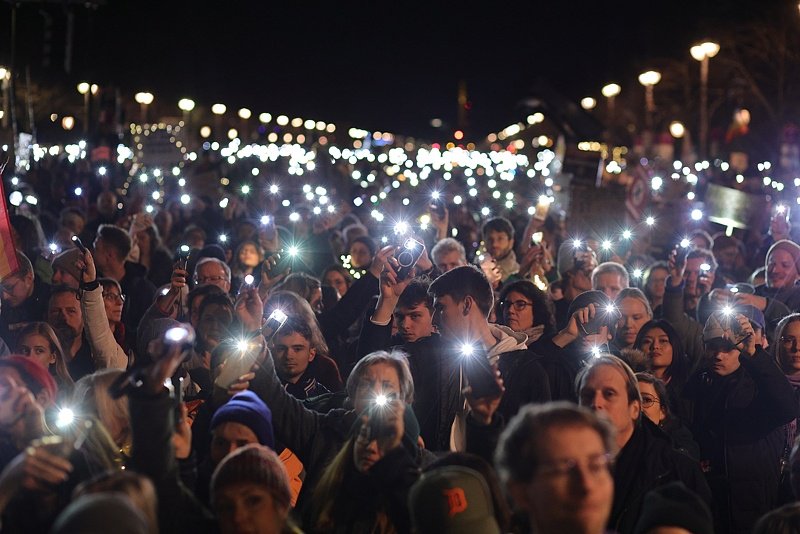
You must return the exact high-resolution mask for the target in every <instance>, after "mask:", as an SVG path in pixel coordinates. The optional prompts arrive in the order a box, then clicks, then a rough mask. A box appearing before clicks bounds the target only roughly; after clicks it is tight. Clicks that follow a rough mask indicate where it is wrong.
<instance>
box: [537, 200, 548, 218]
mask: <svg viewBox="0 0 800 534" xmlns="http://www.w3.org/2000/svg"><path fill="white" fill-rule="evenodd" d="M549 212H550V202H542V201H541V200H539V201H538V202H537V203H536V208H534V212H533V218H534V219H537V220H539V221H544V220H546V219H547V214H548V213H549Z"/></svg>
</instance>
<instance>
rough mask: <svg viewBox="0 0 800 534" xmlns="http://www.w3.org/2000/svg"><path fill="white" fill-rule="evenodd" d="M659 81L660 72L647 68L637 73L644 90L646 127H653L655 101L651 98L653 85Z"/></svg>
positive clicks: (649, 128)
mask: <svg viewBox="0 0 800 534" xmlns="http://www.w3.org/2000/svg"><path fill="white" fill-rule="evenodd" d="M660 81H661V73H660V72H658V71H655V70H648V71H646V72H643V73H641V74H640V75H639V83H640V84H642V85H643V86H644V91H645V110H646V115H645V120H646V122H647V129H648V130H652V129H653V112H655V110H656V102H655V99H654V98H653V87H655V86H656V84H658V82H660Z"/></svg>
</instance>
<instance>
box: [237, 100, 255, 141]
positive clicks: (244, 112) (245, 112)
mask: <svg viewBox="0 0 800 534" xmlns="http://www.w3.org/2000/svg"><path fill="white" fill-rule="evenodd" d="M238 115H239V118H240V119H242V123H241V125H242V135H243V137H244V139H247V138H248V137H249V135H250V133H249V128H248V127H247V121H248V119H249V118H250V117H252V116H253V112H252V111H250V110H249V109H248V108H241V109H239V113H238Z"/></svg>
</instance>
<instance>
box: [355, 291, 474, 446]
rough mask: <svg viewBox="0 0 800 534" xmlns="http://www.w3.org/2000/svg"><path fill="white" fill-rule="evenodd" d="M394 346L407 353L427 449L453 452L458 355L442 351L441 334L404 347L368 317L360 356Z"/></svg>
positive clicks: (415, 411)
mask: <svg viewBox="0 0 800 534" xmlns="http://www.w3.org/2000/svg"><path fill="white" fill-rule="evenodd" d="M348 293H349V291H348ZM369 315H372V314H371V313H370V314H369ZM392 347H396V348H398V349H400V350H402V351H403V352H405V353H406V354H408V364H409V367H410V368H411V376H412V378H413V379H414V403H413V407H414V413H415V414H417V420H418V421H419V428H420V432H419V433H420V436H422V439H423V441H425V447H426V448H427V449H428V450H431V451H447V450H450V429H451V427H452V425H453V420H454V419H455V416H456V413H457V412H458V411H459V409H460V408H461V406H460V404H459V400H460V398H461V389H460V388H459V379H460V373H459V368H458V362H457V360H456V359H455V357H454V356H455V355H454V354H453V353H452V351H444V350H442V349H443V343H442V339H441V336H439V334H433V335H431V336H428V337H424V338H421V339H418V340H417V341H415V342H414V343H405V344H403V342H402V339H401V338H400V337H392V327H391V323H390V324H388V325H386V326H381V325H377V324H375V323H373V322H372V321H370V320H369V316H368V317H367V318H365V319H364V323H363V325H362V327H361V337H360V338H359V340H358V349H357V354H358V355H359V357H363V356H366V355H367V354H369V353H370V352H375V351H377V350H390V349H391V348H392Z"/></svg>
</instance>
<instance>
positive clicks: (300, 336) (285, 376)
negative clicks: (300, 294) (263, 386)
mask: <svg viewBox="0 0 800 534" xmlns="http://www.w3.org/2000/svg"><path fill="white" fill-rule="evenodd" d="M270 350H271V351H272V357H273V358H274V359H275V371H276V372H277V373H278V378H280V379H281V383H282V384H283V387H284V388H285V389H286V391H287V392H288V393H289V394H290V395H292V396H293V397H296V398H298V399H307V398H310V397H316V396H318V395H324V394H325V393H330V392H329V391H328V389H327V388H326V387H325V386H323V385H322V384H320V383H319V382H318V381H317V378H316V376H315V373H314V368H313V367H314V366H313V365H312V363H313V361H314V357H315V356H316V355H317V349H316V348H315V347H313V346H312V345H311V327H310V326H309V325H307V324H306V323H305V322H303V320H302V319H301V318H299V317H294V316H290V317H289V318H287V319H286V322H285V323H283V326H282V327H281V328H280V330H278V333H277V334H275V337H274V338H273V339H272V343H271V346H270Z"/></svg>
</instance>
